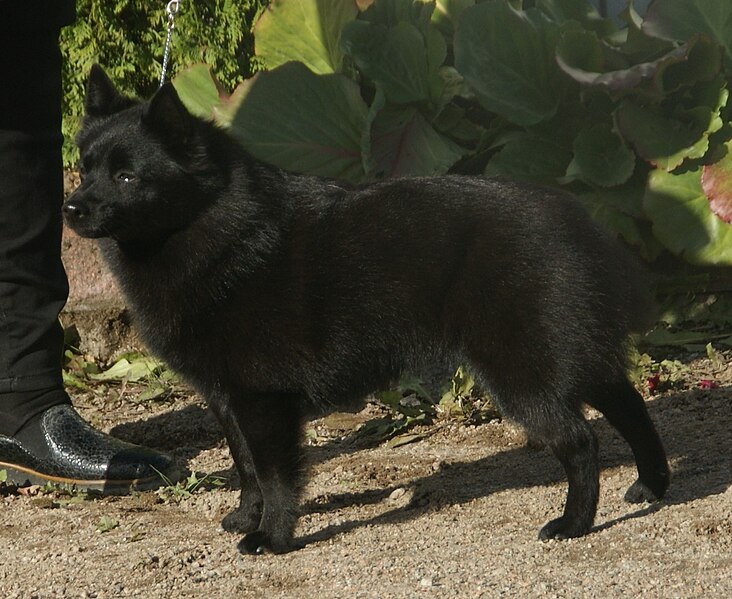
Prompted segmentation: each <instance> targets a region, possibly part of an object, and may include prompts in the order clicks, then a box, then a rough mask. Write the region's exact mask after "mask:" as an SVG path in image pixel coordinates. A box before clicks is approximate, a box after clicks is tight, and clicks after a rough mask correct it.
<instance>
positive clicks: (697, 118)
mask: <svg viewBox="0 0 732 599" xmlns="http://www.w3.org/2000/svg"><path fill="white" fill-rule="evenodd" d="M727 96H728V92H727V89H726V88H724V87H722V88H721V89H719V88H718V100H717V102H716V106H711V107H710V106H697V107H695V108H692V109H689V110H677V111H676V113H675V114H673V115H667V114H664V113H663V112H662V109H661V108H660V107H658V106H653V105H651V106H642V105H641V104H639V103H637V102H634V101H632V100H625V101H623V102H622V103H621V104H620V106H619V107H618V110H617V112H616V122H617V126H618V128H619V130H620V132H621V133H622V135H623V137H624V138H625V139H627V140H628V141H629V142H630V143H632V144H633V146H634V147H635V149H636V151H637V152H638V154H639V155H640V156H641V157H642V158H644V159H646V160H648V161H649V162H650V163H651V164H653V165H655V166H658V167H660V168H663V169H665V170H667V171H672V170H674V169H675V168H677V167H678V166H679V165H681V163H682V162H683V161H684V160H686V159H690V158H691V159H696V158H702V157H703V156H704V155H705V154H706V153H707V151H708V150H709V136H710V135H711V134H712V133H714V132H715V131H718V130H719V129H721V128H722V119H721V118H720V110H721V108H722V107H723V106H724V105H725V103H726V101H727Z"/></svg>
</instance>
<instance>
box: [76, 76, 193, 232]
mask: <svg viewBox="0 0 732 599" xmlns="http://www.w3.org/2000/svg"><path fill="white" fill-rule="evenodd" d="M85 110H86V115H85V117H84V121H83V126H82V129H81V131H80V132H79V134H78V136H77V139H76V142H77V144H78V146H79V150H80V157H81V161H80V173H81V185H80V186H79V188H78V189H77V190H76V191H75V192H74V193H72V194H71V195H70V196H69V198H68V199H67V200H66V202H65V203H64V205H63V213H64V218H65V221H66V224H67V225H68V226H69V227H70V228H71V229H73V230H74V231H76V232H77V233H78V234H79V235H81V236H82V237H111V238H113V239H116V240H118V241H124V242H136V241H144V242H149V241H155V240H157V239H161V238H165V237H166V236H167V235H169V234H170V233H171V232H172V231H175V230H178V229H180V228H182V227H185V225H186V224H187V223H188V222H189V221H190V219H191V217H192V215H193V214H194V213H196V212H197V211H199V210H200V209H201V206H200V205H196V204H197V202H200V200H201V198H200V195H199V194H196V192H195V190H196V188H197V187H199V186H200V175H201V173H200V172H197V170H196V168H194V167H193V163H194V161H193V159H192V156H194V155H196V154H197V155H199V157H200V154H201V152H200V151H199V150H197V149H196V147H195V146H196V145H197V144H199V139H198V137H199V136H198V135H197V128H198V127H200V126H201V124H202V122H201V121H199V120H198V119H196V118H195V117H193V116H191V115H190V114H189V113H188V111H187V110H186V109H185V107H184V106H183V104H182V103H181V101H180V99H179V98H178V95H177V93H176V91H175V89H174V88H173V86H172V85H170V84H166V85H164V86H163V87H162V88H160V89H159V90H158V92H157V93H156V94H155V95H154V96H153V98H152V99H151V100H150V101H149V102H139V101H137V100H133V99H131V98H128V97H125V96H123V95H122V94H120V93H119V92H118V91H117V89H116V88H115V86H114V84H113V83H112V81H111V80H110V79H109V77H107V75H106V74H105V73H104V71H103V70H102V68H101V67H99V66H96V65H95V66H94V67H92V69H91V73H90V75H89V81H88V84H87V91H86V100H85ZM199 162H200V160H199ZM198 171H200V169H198ZM197 196H198V197H197Z"/></svg>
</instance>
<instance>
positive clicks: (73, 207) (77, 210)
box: [61, 202, 89, 222]
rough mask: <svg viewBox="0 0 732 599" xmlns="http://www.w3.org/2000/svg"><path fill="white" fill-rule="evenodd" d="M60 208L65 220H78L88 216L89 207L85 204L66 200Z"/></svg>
mask: <svg viewBox="0 0 732 599" xmlns="http://www.w3.org/2000/svg"><path fill="white" fill-rule="evenodd" d="M61 210H62V211H63V213H64V216H65V217H66V220H67V221H72V222H78V221H80V220H83V219H85V218H86V217H87V216H89V208H88V207H87V206H86V205H85V204H77V203H75V202H66V203H65V204H64V205H63V207H62V208H61Z"/></svg>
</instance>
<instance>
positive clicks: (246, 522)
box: [221, 507, 262, 534]
mask: <svg viewBox="0 0 732 599" xmlns="http://www.w3.org/2000/svg"><path fill="white" fill-rule="evenodd" d="M261 520H262V512H261V511H260V510H258V509H255V508H241V507H238V508H236V509H235V510H232V511H231V512H229V513H228V514H226V516H224V519H223V520H221V527H222V528H223V529H224V530H225V531H226V532H235V533H239V534H242V533H248V532H253V531H255V530H257V528H259V523H260V521H261Z"/></svg>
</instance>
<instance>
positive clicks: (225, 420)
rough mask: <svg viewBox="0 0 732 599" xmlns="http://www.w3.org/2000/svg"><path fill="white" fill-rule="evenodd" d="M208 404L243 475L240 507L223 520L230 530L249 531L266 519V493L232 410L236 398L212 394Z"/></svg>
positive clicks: (223, 523) (223, 525)
mask: <svg viewBox="0 0 732 599" xmlns="http://www.w3.org/2000/svg"><path fill="white" fill-rule="evenodd" d="M208 405H209V407H210V408H211V410H212V411H213V413H214V414H215V415H216V418H217V419H218V421H219V424H220V425H221V428H223V430H224V435H225V436H226V442H227V443H228V444H229V451H230V452H231V457H232V459H233V460H234V465H235V466H236V470H237V472H238V474H239V481H240V485H241V493H240V494H239V507H237V508H235V509H234V510H232V511H231V512H229V513H228V514H227V515H226V516H225V517H224V519H223V520H222V521H221V526H222V527H223V528H224V530H226V531H227V532H237V533H247V532H252V531H255V530H257V529H258V528H259V523H260V522H261V520H262V492H261V491H260V489H259V483H258V482H257V475H256V473H255V470H254V461H253V460H252V454H251V452H250V451H249V447H248V446H247V443H246V440H245V438H244V435H243V434H242V432H241V429H240V428H239V422H238V420H237V417H236V414H235V413H234V411H233V409H232V398H231V396H230V395H229V394H226V393H223V392H220V393H216V394H214V395H213V396H209V397H208Z"/></svg>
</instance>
